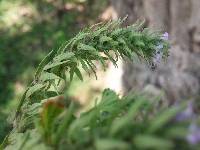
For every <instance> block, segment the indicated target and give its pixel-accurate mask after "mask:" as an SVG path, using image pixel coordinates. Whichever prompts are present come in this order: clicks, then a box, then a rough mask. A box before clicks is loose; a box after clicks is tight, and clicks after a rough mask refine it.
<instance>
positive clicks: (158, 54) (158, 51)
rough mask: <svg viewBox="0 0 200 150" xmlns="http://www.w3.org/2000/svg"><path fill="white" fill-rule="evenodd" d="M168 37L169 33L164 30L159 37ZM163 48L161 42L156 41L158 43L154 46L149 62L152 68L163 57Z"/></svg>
mask: <svg viewBox="0 0 200 150" xmlns="http://www.w3.org/2000/svg"><path fill="white" fill-rule="evenodd" d="M168 38H169V34H168V33H167V32H165V33H164V34H163V35H162V37H161V39H162V40H168ZM163 48H164V45H163V43H158V45H157V46H156V53H155V55H154V57H153V61H152V63H151V69H152V70H155V69H156V68H157V66H158V65H159V64H160V63H161V60H162V57H163Z"/></svg>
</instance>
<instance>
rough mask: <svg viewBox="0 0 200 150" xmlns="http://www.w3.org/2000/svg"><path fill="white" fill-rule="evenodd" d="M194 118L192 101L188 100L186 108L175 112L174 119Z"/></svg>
mask: <svg viewBox="0 0 200 150" xmlns="http://www.w3.org/2000/svg"><path fill="white" fill-rule="evenodd" d="M194 118H195V113H194V110H193V102H192V101H190V102H189V103H188V106H187V108H186V109H185V110H184V111H183V112H180V113H179V114H177V116H176V120H177V121H185V120H190V119H194Z"/></svg>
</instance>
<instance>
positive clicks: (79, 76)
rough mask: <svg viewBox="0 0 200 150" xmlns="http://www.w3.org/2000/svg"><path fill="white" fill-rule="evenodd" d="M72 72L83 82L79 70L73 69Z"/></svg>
mask: <svg viewBox="0 0 200 150" xmlns="http://www.w3.org/2000/svg"><path fill="white" fill-rule="evenodd" d="M74 72H75V73H76V75H77V77H78V78H79V79H80V80H81V81H83V76H82V74H81V72H80V70H79V69H78V68H75V69H74Z"/></svg>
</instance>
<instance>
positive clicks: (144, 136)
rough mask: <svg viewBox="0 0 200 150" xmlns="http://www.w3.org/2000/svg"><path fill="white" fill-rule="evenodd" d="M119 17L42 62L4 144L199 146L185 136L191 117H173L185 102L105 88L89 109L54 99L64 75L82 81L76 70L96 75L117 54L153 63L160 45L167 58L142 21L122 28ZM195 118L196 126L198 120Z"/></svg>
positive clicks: (61, 92)
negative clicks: (165, 104)
mask: <svg viewBox="0 0 200 150" xmlns="http://www.w3.org/2000/svg"><path fill="white" fill-rule="evenodd" d="M123 21H124V20H117V21H110V22H107V23H100V24H97V25H94V26H92V27H89V28H86V29H84V30H83V31H81V32H79V33H78V34H77V35H76V36H75V37H74V38H72V39H70V40H69V41H67V42H66V43H64V44H63V45H62V46H61V47H60V48H59V49H58V50H52V51H51V52H50V53H49V54H48V55H47V56H46V57H45V58H44V59H43V60H42V62H41V63H40V64H39V66H38V68H37V71H36V73H35V77H34V81H33V82H32V83H31V84H30V86H29V87H28V88H27V90H26V92H25V93H24V95H23V97H22V99H21V101H20V104H19V106H18V108H17V112H16V114H15V118H14V119H15V120H14V128H13V130H12V131H11V132H10V134H9V135H8V136H7V138H5V140H4V142H3V144H2V145H1V146H2V148H5V149H11V150H12V149H39V148H40V149H66V148H67V149H71V150H75V149H83V148H84V149H88V150H89V149H99V150H105V149H123V150H125V149H127V150H128V149H136V150H137V149H138V150H144V149H147V150H148V149H158V150H160V149H166V150H173V149H174V150H175V149H185V150H189V149H193V150H197V149H198V146H199V144H198V143H195V144H194V143H193V144H191V143H189V142H188V141H187V139H186V137H187V136H188V135H189V134H190V133H189V132H190V131H189V130H188V127H189V125H190V121H191V120H181V121H180V120H177V115H179V114H180V113H181V112H182V111H183V109H184V108H185V106H186V105H185V104H184V103H183V104H180V105H174V106H170V107H162V105H161V104H160V101H158V100H148V99H147V98H145V96H142V95H138V94H130V95H127V96H124V97H122V98H119V96H118V95H117V94H116V93H115V92H113V91H111V90H109V89H106V90H104V92H103V94H102V98H101V100H100V101H96V102H95V105H94V107H93V108H91V109H89V110H88V111H86V112H82V113H81V114H80V115H79V113H78V109H77V108H76V107H75V104H74V102H73V101H69V100H67V98H66V99H65V100H62V101H60V100H56V96H60V95H64V91H65V88H63V89H61V88H60V87H59V85H60V84H61V83H62V82H63V84H64V85H66V84H67V83H69V82H68V80H67V78H66V74H67V73H69V74H70V80H71V81H72V79H73V77H74V75H76V76H77V77H78V78H79V79H80V80H83V77H82V73H81V71H80V68H82V69H83V70H85V71H86V72H88V73H90V70H92V72H93V73H94V74H95V75H96V67H95V62H99V63H101V64H102V67H103V68H104V69H106V67H105V63H106V61H111V62H112V63H113V64H114V65H116V62H117V60H118V59H119V58H121V59H123V60H127V59H129V60H132V59H133V58H136V57H139V58H141V59H144V60H145V61H146V62H147V63H152V60H154V59H153V58H154V57H155V53H156V48H157V47H158V45H162V49H160V50H162V52H163V54H164V55H163V56H162V57H164V58H165V57H167V56H168V48H169V44H168V42H167V41H166V40H164V39H163V37H162V35H161V34H160V33H159V32H157V33H156V32H151V31H150V30H149V29H144V28H143V27H142V24H140V23H136V24H135V25H132V26H128V27H125V28H121V27H120V25H121V24H122V23H123ZM116 66H117V65H116ZM195 122H196V123H197V124H198V123H199V122H198V119H197V120H195Z"/></svg>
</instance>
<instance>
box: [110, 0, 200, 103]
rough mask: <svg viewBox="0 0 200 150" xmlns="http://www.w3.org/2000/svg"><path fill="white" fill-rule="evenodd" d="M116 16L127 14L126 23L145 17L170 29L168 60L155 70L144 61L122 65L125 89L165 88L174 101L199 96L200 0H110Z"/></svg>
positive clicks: (151, 22)
mask: <svg viewBox="0 0 200 150" xmlns="http://www.w3.org/2000/svg"><path fill="white" fill-rule="evenodd" d="M111 4H112V6H113V7H114V9H115V11H116V12H117V13H118V17H124V16H125V15H126V14H128V15H129V18H128V24H130V23H134V22H135V21H136V20H138V19H145V20H146V25H147V26H149V27H151V28H156V29H162V30H164V31H167V32H169V35H170V40H171V49H170V56H169V58H168V61H167V62H166V63H164V64H161V65H160V66H159V68H158V69H157V70H156V71H153V72H152V71H151V70H150V69H148V67H146V66H145V65H144V64H142V65H141V63H136V62H134V63H132V62H128V63H126V64H125V65H124V74H123V85H124V90H125V92H128V91H130V90H136V91H138V90H139V91H142V90H147V91H150V92H153V93H155V94H156V93H157V92H159V93H160V91H165V96H164V98H165V99H168V100H169V101H170V102H174V101H177V100H182V99H191V98H197V97H199V95H200V15H199V14H200V1H199V0H162V1H161V0H111Z"/></svg>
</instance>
